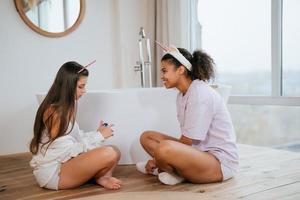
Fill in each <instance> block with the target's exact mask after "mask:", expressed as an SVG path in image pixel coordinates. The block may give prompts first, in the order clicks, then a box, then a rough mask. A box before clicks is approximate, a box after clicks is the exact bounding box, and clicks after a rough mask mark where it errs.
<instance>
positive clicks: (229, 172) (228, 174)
mask: <svg viewBox="0 0 300 200" xmlns="http://www.w3.org/2000/svg"><path fill="white" fill-rule="evenodd" d="M221 170H222V174H223V181H226V180H228V179H230V178H232V177H233V176H234V175H235V174H236V170H235V169H232V168H230V167H227V166H226V165H224V164H223V163H221Z"/></svg>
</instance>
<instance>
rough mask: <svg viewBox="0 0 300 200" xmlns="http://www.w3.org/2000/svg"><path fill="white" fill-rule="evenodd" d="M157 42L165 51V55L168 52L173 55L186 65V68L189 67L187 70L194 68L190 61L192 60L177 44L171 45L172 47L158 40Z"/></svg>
mask: <svg viewBox="0 0 300 200" xmlns="http://www.w3.org/2000/svg"><path fill="white" fill-rule="evenodd" d="M156 43H157V44H158V45H159V46H160V47H161V48H162V49H163V50H164V51H165V55H166V54H170V55H172V56H173V57H174V58H176V59H177V60H178V61H179V62H180V63H181V64H182V65H183V66H185V68H187V70H189V71H191V70H192V64H191V63H190V61H188V59H186V58H185V57H184V56H183V55H182V54H181V53H180V51H179V50H178V49H177V48H176V47H175V46H173V45H171V46H170V47H167V46H164V45H162V44H160V43H159V42H157V41H156Z"/></svg>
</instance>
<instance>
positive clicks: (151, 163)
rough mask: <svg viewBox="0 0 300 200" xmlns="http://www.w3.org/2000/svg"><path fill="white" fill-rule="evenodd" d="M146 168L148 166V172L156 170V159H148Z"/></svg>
mask: <svg viewBox="0 0 300 200" xmlns="http://www.w3.org/2000/svg"><path fill="white" fill-rule="evenodd" d="M145 168H146V171H147V173H152V172H153V171H154V169H156V168H157V167H156V162H155V160H148V162H147V164H146V166H145Z"/></svg>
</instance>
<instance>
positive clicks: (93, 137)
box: [30, 122, 104, 187]
mask: <svg viewBox="0 0 300 200" xmlns="http://www.w3.org/2000/svg"><path fill="white" fill-rule="evenodd" d="M71 127H72V125H71V124H70V125H69V128H68V131H67V132H69V131H70V129H71ZM47 141H48V136H47V134H46V132H44V134H43V136H42V142H41V143H40V144H39V150H38V153H37V154H35V155H33V157H32V160H31V161H30V166H31V167H32V168H33V174H34V176H35V178H36V180H37V182H38V184H39V185H40V186H41V187H44V186H45V185H46V184H47V183H48V182H49V181H50V180H51V179H52V178H53V176H57V173H58V172H59V171H60V166H61V164H62V163H65V162H67V161H68V160H70V159H71V158H73V157H76V156H78V155H79V154H81V153H83V152H87V151H89V150H91V149H94V148H96V147H100V146H101V145H102V142H103V141H104V137H103V136H102V134H101V133H100V132H98V131H92V132H83V131H82V130H80V129H79V126H78V124H77V123H76V122H75V123H74V127H73V129H72V131H71V132H70V133H69V134H66V135H64V136H61V137H59V138H57V139H55V140H54V141H53V142H52V143H51V144H50V145H49V144H46V145H44V146H42V143H45V142H47ZM46 149H47V150H46Z"/></svg>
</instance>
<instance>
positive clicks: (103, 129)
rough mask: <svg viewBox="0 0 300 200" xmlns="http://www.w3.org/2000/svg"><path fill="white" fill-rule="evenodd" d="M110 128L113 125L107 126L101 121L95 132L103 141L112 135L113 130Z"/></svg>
mask: <svg viewBox="0 0 300 200" xmlns="http://www.w3.org/2000/svg"><path fill="white" fill-rule="evenodd" d="M112 126H113V124H107V123H104V122H103V121H102V120H101V121H100V125H99V127H98V129H97V131H98V132H100V134H102V136H103V137H104V138H105V139H107V138H109V137H111V136H113V135H114V134H113V132H114V130H113V129H112V128H111V127H112Z"/></svg>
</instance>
